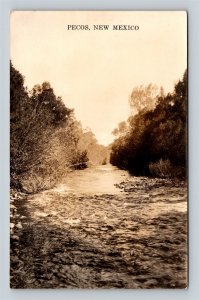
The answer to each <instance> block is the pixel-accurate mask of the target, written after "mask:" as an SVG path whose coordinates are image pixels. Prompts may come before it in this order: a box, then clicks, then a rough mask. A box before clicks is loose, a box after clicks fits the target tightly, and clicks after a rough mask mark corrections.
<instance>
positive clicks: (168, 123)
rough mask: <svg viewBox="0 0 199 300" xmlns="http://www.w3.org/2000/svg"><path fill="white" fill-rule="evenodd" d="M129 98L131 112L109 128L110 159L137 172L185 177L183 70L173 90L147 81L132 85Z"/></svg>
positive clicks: (185, 92)
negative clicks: (111, 140)
mask: <svg viewBox="0 0 199 300" xmlns="http://www.w3.org/2000/svg"><path fill="white" fill-rule="evenodd" d="M129 102H130V106H131V108H132V114H131V116H130V117H129V119H128V120H127V122H122V123H120V124H119V126H118V128H116V129H115V130H114V132H113V133H114V134H115V135H116V136H117V138H116V139H115V141H114V142H113V144H112V151H111V156H110V162H111V163H112V164H113V165H115V166H118V167H119V168H122V169H126V170H129V171H130V172H131V173H132V174H134V175H138V176H139V175H143V176H156V177H179V178H183V177H185V176H186V158H187V157H186V155H187V71H185V73H184V76H183V78H182V80H179V81H178V82H177V84H176V85H175V87H174V91H173V93H168V94H167V95H165V94H164V90H163V88H161V89H160V91H158V90H157V88H156V87H155V86H153V85H152V84H149V85H148V86H146V87H145V86H140V87H136V88H135V89H134V90H133V92H132V94H131V97H130V100H129Z"/></svg>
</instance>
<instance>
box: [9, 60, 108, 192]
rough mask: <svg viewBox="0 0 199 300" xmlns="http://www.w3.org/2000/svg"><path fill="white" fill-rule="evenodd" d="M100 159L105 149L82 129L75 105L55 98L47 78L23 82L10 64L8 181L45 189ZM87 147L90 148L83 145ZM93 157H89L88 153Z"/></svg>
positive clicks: (28, 188)
mask: <svg viewBox="0 0 199 300" xmlns="http://www.w3.org/2000/svg"><path fill="white" fill-rule="evenodd" d="M92 148H93V149H94V151H95V153H96V157H97V160H96V161H95V163H103V162H104V161H105V160H106V157H107V149H106V148H105V147H103V146H101V145H98V144H97V141H96V139H95V138H94V135H93V134H92V132H91V131H89V130H87V131H85V130H83V129H82V126H81V123H80V122H78V121H77V120H76V119H75V116H74V111H73V109H69V108H67V107H66V106H65V104H64V102H63V100H62V98H61V97H57V96H56V95H55V94H54V91H53V89H52V87H51V85H50V83H49V82H44V83H43V84H41V85H39V84H37V85H35V86H34V87H33V89H32V90H31V91H28V90H27V88H25V86H24V77H23V76H22V75H21V74H20V72H19V71H17V70H16V69H15V68H14V67H13V65H12V63H11V64H10V184H11V187H12V188H16V189H19V190H24V191H28V192H34V191H38V190H42V189H45V188H49V187H51V186H53V185H54V184H56V183H57V182H58V181H60V180H61V177H62V176H63V175H64V174H65V173H66V172H67V171H68V170H70V169H83V168H86V167H87V165H88V161H89V159H90V157H89V153H92ZM87 149H88V150H87ZM91 159H92V157H91Z"/></svg>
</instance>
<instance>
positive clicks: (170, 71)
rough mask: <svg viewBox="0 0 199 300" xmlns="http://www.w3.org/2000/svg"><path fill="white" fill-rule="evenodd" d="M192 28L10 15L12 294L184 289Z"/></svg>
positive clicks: (164, 22) (110, 18)
mask: <svg viewBox="0 0 199 300" xmlns="http://www.w3.org/2000/svg"><path fill="white" fill-rule="evenodd" d="M187 106H188V104H187V15H186V12H184V11H13V12H12V13H11V15H10V287H11V288H14V289H19V288H20V289H40V288H53V289H57V288H68V289H74V288H92V289H96V288H97V289H99V288H106V289H109V288H120V289H121V288H122V289H156V288H167V289H174V288H180V289H184V288H186V287H187V285H188V281H187V269H188V256H187V248H188V247H187V241H188V235H187V234H188V233H187V152H186V149H187Z"/></svg>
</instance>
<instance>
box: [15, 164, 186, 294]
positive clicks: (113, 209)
mask: <svg viewBox="0 0 199 300" xmlns="http://www.w3.org/2000/svg"><path fill="white" fill-rule="evenodd" d="M11 224H13V225H12V226H11V277H10V279H11V287H13V288H185V287H186V286H187V187H186V184H185V182H182V181H176V180H168V179H154V178H146V177H133V176H130V175H129V174H128V172H126V171H123V170H119V169H117V168H115V167H113V166H111V165H105V166H98V167H93V168H89V169H85V170H78V171H74V172H71V173H69V174H68V176H67V177H66V178H63V180H62V182H61V183H60V184H59V185H57V186H56V187H55V188H53V189H51V190H48V191H44V192H40V193H38V194H34V195H29V196H26V199H25V200H24V195H21V196H19V195H13V196H12V197H11Z"/></svg>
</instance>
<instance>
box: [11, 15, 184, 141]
mask: <svg viewBox="0 0 199 300" xmlns="http://www.w3.org/2000/svg"><path fill="white" fill-rule="evenodd" d="M71 24H72V25H80V24H81V25H89V27H90V29H91V30H73V31H72V30H67V25H71ZM120 24H123V25H138V26H139V30H137V31H133V30H112V25H120ZM10 25H11V60H12V62H13V65H14V67H15V68H16V69H18V70H19V71H20V72H21V73H22V74H23V75H24V76H25V84H26V86H27V87H28V89H31V88H32V87H33V86H34V85H35V84H38V83H39V84H41V83H42V82H44V81H49V82H50V84H51V86H52V87H53V89H54V92H55V94H56V96H61V97H62V99H63V101H64V103H65V104H66V106H67V107H69V108H74V109H75V115H76V118H77V119H78V120H80V121H81V123H82V126H83V127H84V128H86V127H89V128H90V129H91V130H92V131H93V133H94V134H95V135H96V138H97V139H98V142H99V143H101V144H104V145H107V144H109V143H110V142H112V140H113V138H114V137H113V135H112V134H111V132H112V131H113V129H114V128H115V127H117V125H118V123H119V122H121V121H125V120H126V119H127V118H128V116H129V113H130V108H129V104H128V99H129V96H130V94H131V92H132V90H133V88H134V87H136V86H138V85H141V84H144V85H146V84H149V83H153V84H156V85H157V86H158V87H160V86H163V87H164V89H165V91H172V89H173V86H174V84H175V83H176V81H177V80H178V79H179V78H182V75H183V73H184V71H185V69H186V67H187V27H186V26H187V25H186V13H185V12H111V11H110V12H104V11H98V12H97V11H95V12H91V11H90V12H80V11H75V12H72V11H68V12H67V11H62V12H59V11H57V12H55V11H54V12H50V11H48V12H45V11H34V12H33V11H15V12H13V13H12V14H11V24H10ZM93 25H110V28H109V30H108V31H105V30H101V31H100V30H93Z"/></svg>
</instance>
